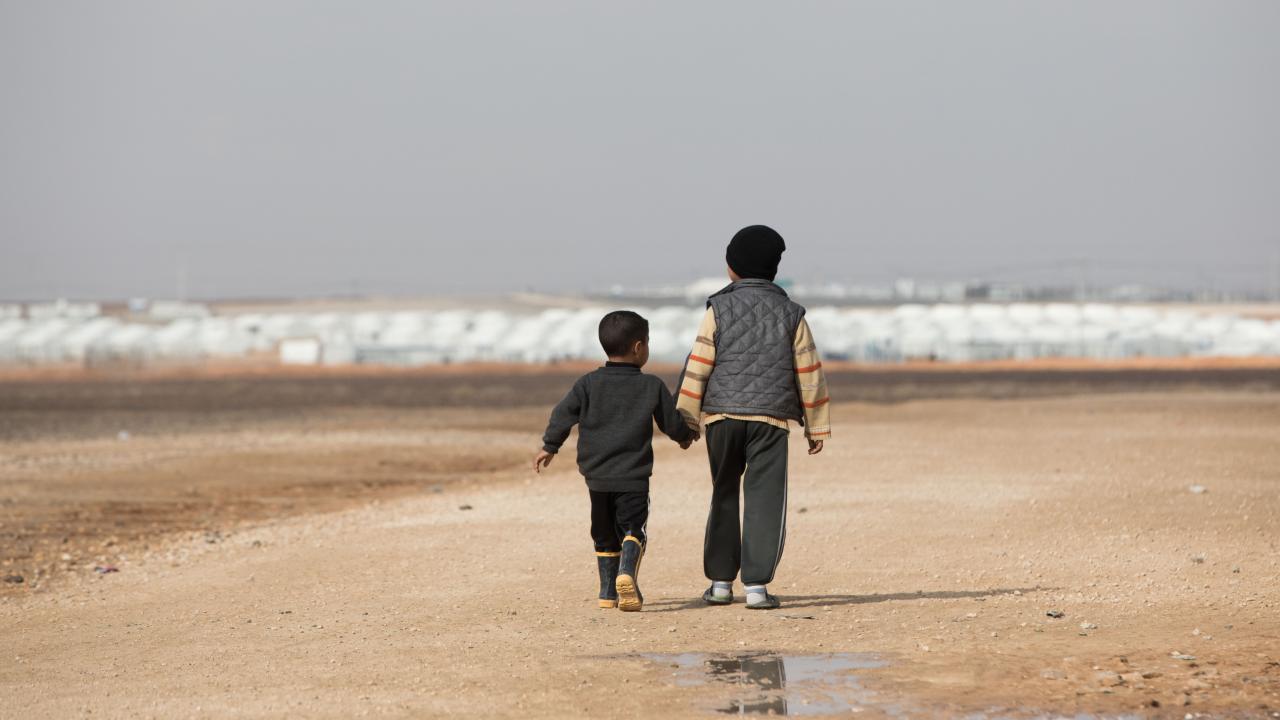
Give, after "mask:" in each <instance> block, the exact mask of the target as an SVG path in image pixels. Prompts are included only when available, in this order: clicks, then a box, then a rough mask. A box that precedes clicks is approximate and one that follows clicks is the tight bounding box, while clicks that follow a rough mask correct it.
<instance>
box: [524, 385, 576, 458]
mask: <svg viewBox="0 0 1280 720" xmlns="http://www.w3.org/2000/svg"><path fill="white" fill-rule="evenodd" d="M586 397H587V388H586V379H585V378H579V379H578V382H576V383H574V384H573V388H572V389H571V390H569V394H567V395H565V396H564V399H563V400H561V401H560V402H559V403H558V404H557V405H556V406H555V409H554V410H552V411H551V421H550V422H548V423H547V430H546V432H544V433H543V434H542V450H541V451H539V452H538V454H537V455H535V456H534V457H533V470H534V472H541V471H542V468H544V467H546V466H548V465H550V464H551V460H552V459H553V458H554V457H555V456H556V453H558V452H560V446H561V445H563V444H564V441H565V440H567V439H568V438H569V431H570V430H573V426H574V425H577V424H578V419H579V416H580V414H581V413H582V405H583V401H584V400H586Z"/></svg>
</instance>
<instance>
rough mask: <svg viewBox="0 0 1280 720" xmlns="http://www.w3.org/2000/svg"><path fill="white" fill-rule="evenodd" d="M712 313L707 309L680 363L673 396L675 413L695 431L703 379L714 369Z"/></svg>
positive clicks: (713, 321)
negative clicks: (691, 347)
mask: <svg viewBox="0 0 1280 720" xmlns="http://www.w3.org/2000/svg"><path fill="white" fill-rule="evenodd" d="M715 337H716V313H715V311H714V310H712V309H711V308H707V312H706V313H705V314H703V316H702V322H701V323H700V324H699V325H698V337H697V339H695V340H694V341H693V351H692V352H690V353H689V359H688V360H686V361H685V364H684V375H683V376H682V377H681V378H680V390H679V391H678V393H677V397H676V410H677V411H678V412H679V413H680V415H681V416H682V417H683V418H684V421H685V423H686V424H687V425H688V426H689V427H691V428H693V429H694V430H698V429H699V428H700V427H701V423H702V394H703V393H704V392H706V389H707V379H708V378H710V377H711V370H712V369H713V368H714V367H715V366H716V341H715Z"/></svg>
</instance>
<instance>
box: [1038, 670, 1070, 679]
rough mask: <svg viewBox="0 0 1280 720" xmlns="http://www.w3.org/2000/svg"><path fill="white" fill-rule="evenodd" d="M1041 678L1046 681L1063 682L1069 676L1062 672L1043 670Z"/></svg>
mask: <svg viewBox="0 0 1280 720" xmlns="http://www.w3.org/2000/svg"><path fill="white" fill-rule="evenodd" d="M1040 677H1042V678H1044V679H1045V680H1063V679H1065V678H1066V677H1067V676H1066V674H1064V673H1063V672H1062V671H1061V670H1053V669H1049V670H1041V671H1040Z"/></svg>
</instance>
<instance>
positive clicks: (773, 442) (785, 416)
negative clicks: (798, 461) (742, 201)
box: [676, 225, 831, 610]
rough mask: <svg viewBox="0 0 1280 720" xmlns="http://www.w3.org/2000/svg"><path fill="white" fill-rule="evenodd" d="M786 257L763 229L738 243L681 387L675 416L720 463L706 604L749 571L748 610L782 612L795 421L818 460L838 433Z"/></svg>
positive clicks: (706, 561)
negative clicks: (779, 583)
mask: <svg viewBox="0 0 1280 720" xmlns="http://www.w3.org/2000/svg"><path fill="white" fill-rule="evenodd" d="M786 249H787V246H786V243H784V242H783V240H782V236H781V235H779V234H778V233H777V232H776V231H774V230H773V229H772V228H769V227H766V226H764V225H752V226H750V227H745V228H743V229H741V230H739V231H738V233H737V234H736V235H734V236H733V239H732V240H731V241H730V242H729V248H728V250H727V251H726V253H725V259H726V260H727V261H728V265H729V280H730V281H731V282H730V284H729V285H728V286H726V287H725V288H724V289H723V290H720V291H719V292H717V293H716V294H714V295H712V296H711V297H710V298H708V299H707V312H706V314H704V315H703V317H702V324H701V325H700V326H699V327H698V337H697V339H696V340H695V342H694V345H693V352H691V353H690V354H689V359H688V360H687V361H686V362H685V371H684V377H683V378H682V379H681V381H680V392H679V395H678V398H677V404H676V408H677V409H678V410H679V412H680V414H681V415H682V416H683V417H684V419H685V422H686V423H688V424H689V427H690V428H691V429H693V430H697V429H698V428H699V422H700V421H701V422H702V423H705V425H706V440H707V455H708V456H709V458H710V460H711V481H712V490H711V512H710V514H709V515H708V517H707V534H706V539H705V540H704V542H703V550H702V565H703V571H704V572H705V573H706V575H707V578H708V579H709V580H711V581H712V582H711V587H709V588H707V591H706V592H704V593H703V594H702V599H703V600H704V601H705V602H707V603H708V604H711V605H728V604H730V603H732V602H733V580H734V578H735V577H737V576H738V574H739V571H741V575H742V584H743V585H744V586H745V590H746V594H747V607H748V608H750V609H753V610H769V609H773V608H776V607H778V606H779V602H778V599H777V598H776V597H774V596H773V595H771V594H769V592H768V588H767V585H768V583H770V582H772V581H773V576H774V572H775V571H776V570H777V569H778V562H779V561H780V560H781V559H782V547H783V542H784V540H785V538H786V531H787V437H788V435H789V433H790V430H789V423H790V422H791V421H795V422H798V423H800V424H801V425H803V426H804V430H805V436H806V438H807V439H808V441H809V454H810V455H816V454H818V453H819V452H822V442H823V440H825V439H827V438H829V437H831V418H830V407H829V405H828V403H829V402H830V396H829V395H828V394H827V381H826V378H825V376H824V375H823V372H822V363H821V361H819V359H818V350H817V348H816V347H815V346H814V343H813V335H812V334H811V333H810V332H809V324H808V323H807V322H805V319H804V308H803V307H801V306H800V305H798V304H796V303H795V302H792V301H791V299H790V298H789V297H787V293H786V291H784V290H783V289H782V288H780V287H778V286H777V285H776V284H774V282H773V280H774V278H775V277H777V274H778V263H779V262H781V260H782V253H783V251H784V250H786ZM744 472H745V479H744V475H743V473H744ZM739 487H741V489H742V493H743V496H744V498H745V512H744V513H743V515H742V523H741V526H739V522H738V491H739Z"/></svg>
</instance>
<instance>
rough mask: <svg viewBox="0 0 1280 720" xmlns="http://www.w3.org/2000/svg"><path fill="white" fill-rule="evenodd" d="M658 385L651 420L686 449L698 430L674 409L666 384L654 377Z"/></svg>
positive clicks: (673, 400)
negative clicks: (656, 401) (656, 398)
mask: <svg viewBox="0 0 1280 720" xmlns="http://www.w3.org/2000/svg"><path fill="white" fill-rule="evenodd" d="M654 380H655V381H656V385H657V386H658V387H657V389H658V403H657V404H656V405H654V407H653V421H654V422H656V423H658V429H659V430H661V431H662V432H663V433H664V434H665V435H666V436H667V437H669V438H671V439H672V440H675V441H676V442H678V443H680V447H682V448H685V449H688V448H689V445H690V444H692V443H693V442H694V441H695V440H697V439H698V431H697V430H695V429H694V428H691V427H689V424H688V423H687V422H685V419H684V416H683V415H681V414H680V412H679V411H678V410H676V401H675V398H673V397H672V396H671V393H670V392H668V391H667V384H666V383H664V382H662V380H660V379H658V378H654Z"/></svg>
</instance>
